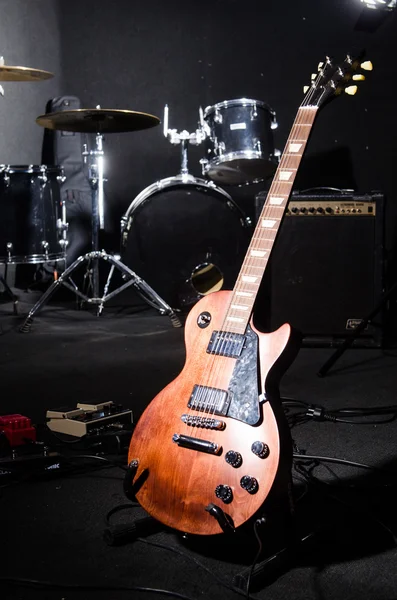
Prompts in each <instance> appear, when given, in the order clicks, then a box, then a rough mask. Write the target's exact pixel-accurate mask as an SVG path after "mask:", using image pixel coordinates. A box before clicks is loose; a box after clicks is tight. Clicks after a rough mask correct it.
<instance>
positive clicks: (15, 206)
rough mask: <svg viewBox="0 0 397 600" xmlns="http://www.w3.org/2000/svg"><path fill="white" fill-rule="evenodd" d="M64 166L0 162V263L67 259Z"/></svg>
mask: <svg viewBox="0 0 397 600" xmlns="http://www.w3.org/2000/svg"><path fill="white" fill-rule="evenodd" d="M61 180H62V169H61V167H57V166H54V167H48V166H45V165H25V166H12V165H0V263H33V264H34V263H43V262H48V261H55V260H60V259H64V258H65V249H66V239H65V237H66V223H65V207H64V203H63V201H62V200H61V193H60V182H61Z"/></svg>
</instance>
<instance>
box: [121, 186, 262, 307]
mask: <svg viewBox="0 0 397 600" xmlns="http://www.w3.org/2000/svg"><path fill="white" fill-rule="evenodd" d="M250 237H251V220H250V219H249V217H246V216H245V214H244V213H243V212H242V210H241V209H240V208H239V207H238V205H237V204H236V203H235V202H234V200H233V199H232V198H231V196H230V195H229V194H228V193H227V192H225V191H224V190H222V189H221V188H219V187H217V186H216V185H215V184H214V183H213V182H208V181H205V180H204V179H198V178H196V177H193V176H192V175H179V176H176V177H169V178H167V179H162V180H161V181H157V182H156V183H154V184H152V185H150V186H149V187H147V188H146V189H144V190H143V191H142V192H141V193H140V194H139V195H138V196H137V197H136V198H135V199H134V200H133V201H132V203H131V204H130V206H129V208H128V210H127V212H126V213H125V215H124V216H123V217H122V219H121V238H122V249H121V255H122V260H123V262H124V263H125V264H126V265H127V266H129V267H130V268H131V269H132V270H133V271H136V273H137V275H139V276H141V277H142V278H143V279H144V280H145V281H146V282H147V283H148V284H149V285H150V286H151V287H153V289H154V290H155V291H156V292H157V293H158V294H159V295H160V296H161V297H162V298H163V299H164V300H165V301H166V302H168V303H169V304H170V306H172V307H173V308H180V309H184V308H189V307H190V306H192V305H193V304H194V303H195V302H197V300H199V299H200V298H201V297H202V296H204V295H206V294H208V293H210V292H213V291H217V290H219V289H221V288H225V289H232V288H233V286H234V284H235V281H236V278H237V275H238V271H239V268H240V266H241V263H242V261H243V258H244V255H245V252H246V249H247V247H248V244H249V240H250Z"/></svg>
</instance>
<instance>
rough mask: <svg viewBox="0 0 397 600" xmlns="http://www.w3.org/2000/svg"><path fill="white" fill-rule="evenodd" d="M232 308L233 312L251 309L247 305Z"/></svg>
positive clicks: (234, 305)
mask: <svg viewBox="0 0 397 600" xmlns="http://www.w3.org/2000/svg"><path fill="white" fill-rule="evenodd" d="M231 308H232V309H233V310H248V308H249V307H248V306H245V305H243V304H232V305H231Z"/></svg>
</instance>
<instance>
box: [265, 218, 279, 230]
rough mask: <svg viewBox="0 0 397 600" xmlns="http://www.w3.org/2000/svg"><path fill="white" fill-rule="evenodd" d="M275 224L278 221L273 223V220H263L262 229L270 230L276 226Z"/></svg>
mask: <svg viewBox="0 0 397 600" xmlns="http://www.w3.org/2000/svg"><path fill="white" fill-rule="evenodd" d="M275 224H276V221H273V220H272V219H262V227H267V228H268V229H271V228H272V227H274V226H275Z"/></svg>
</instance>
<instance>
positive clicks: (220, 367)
mask: <svg viewBox="0 0 397 600" xmlns="http://www.w3.org/2000/svg"><path fill="white" fill-rule="evenodd" d="M303 107H304V104H303V103H302V105H301V106H300V107H299V109H298V114H297V116H296V118H295V121H294V124H293V126H292V128H291V132H290V135H289V137H288V140H287V143H286V149H285V151H284V153H283V155H282V160H281V161H280V164H279V166H278V168H277V171H276V174H275V178H274V182H273V184H272V186H271V188H270V190H269V193H268V198H269V197H270V196H271V195H273V194H277V191H278V188H279V182H278V181H277V180H276V177H277V174H278V173H279V172H280V171H281V170H282V169H285V168H288V164H286V163H287V161H288V157H286V158H285V160H284V157H285V156H286V154H289V153H287V149H288V147H289V144H290V143H291V140H292V139H294V138H296V133H295V131H294V130H295V129H296V127H299V125H301V124H307V123H305V121H306V118H305V117H306V115H307V112H306V111H304V112H303V111H301V110H300V109H301V108H303ZM314 117H315V113H314V114H313V119H311V121H312V122H311V123H309V124H310V125H312V124H313V122H314ZM294 134H295V135H294ZM309 135H310V132H309ZM309 135H308V136H307V139H306V141H305V145H306V143H307V140H308V137H309ZM305 145H304V149H305ZM304 149H303V152H302V156H303V153H304ZM300 160H301V159H300ZM300 160H299V163H298V167H299V164H300ZM294 178H295V177H294ZM292 184H293V182H292ZM291 189H292V186H291ZM270 191H272V194H270ZM284 210H285V208H284ZM275 213H276V211H275V210H274V209H272V206H271V205H270V204H269V203H268V200H267V201H266V203H265V207H264V209H263V210H262V213H261V215H260V220H262V219H264V218H265V217H268V218H270V217H272V218H273V219H276V222H277V221H281V218H280V216H279V215H277V214H275ZM273 219H272V220H273ZM254 233H256V230H255V232H254ZM258 233H259V236H258V237H259V239H260V240H261V237H263V234H264V232H262V231H261V230H260V229H259V230H258ZM261 234H262V235H261ZM276 234H277V231H276V232H275V233H274V234H273V235H274V239H275V237H276ZM261 241H262V240H261ZM253 242H254V240H253V239H252V240H251V243H250V246H249V248H251V246H252V243H253ZM273 242H274V240H273ZM259 246H261V244H259ZM267 262H268V257H267V260H266V263H265V267H264V269H263V273H264V270H265V268H266V266H267ZM253 266H254V265H253V260H252V257H251V256H250V252H249V249H248V252H247V255H246V257H245V259H244V261H243V265H242V267H241V270H240V274H239V278H238V280H239V279H240V276H241V273H242V272H243V271H244V272H249V270H250V269H252V267H253ZM251 272H252V271H251ZM238 280H237V282H238ZM237 287H238V288H239V290H241V291H244V287H245V286H244V284H242V285H241V284H240V286H238V285H237V284H236V286H235V288H234V290H233V295H232V298H231V300H230V303H229V307H228V310H227V311H226V315H228V313H229V311H230V307H231V304H232V302H233V299H234V296H235V291H236V288H237ZM245 290H246V288H245ZM251 313H252V310H251V312H250V317H249V319H250V318H251ZM226 315H225V318H224V320H223V324H222V328H221V331H222V332H225V333H233V331H232V328H229V325H228V324H227V323H226V319H227V316H226ZM226 343H227V342H226V341H225V340H222V338H221V336H220V338H219V341H218V342H217V343H216V344H215V347H214V355H212V356H211V355H210V356H209V357H208V360H207V361H206V362H207V370H206V374H207V376H206V380H207V381H206V382H203V383H201V387H200V389H199V393H198V395H197V402H195V404H194V405H195V406H196V407H197V408H198V409H199V410H201V411H203V410H204V412H205V413H206V414H211V415H213V414H214V413H215V411H216V407H217V396H218V394H217V391H216V390H217V389H218V386H217V381H221V375H222V371H223V372H224V370H225V361H223V360H222V358H223V357H220V356H217V353H220V352H221V351H222V347H221V346H222V344H226ZM210 357H211V359H212V360H210ZM214 366H215V369H214ZM210 382H211V385H208V384H209V383H210ZM206 388H207V389H206ZM208 388H214V389H212V390H211V391H209V390H208ZM219 389H222V388H221V387H220V388H219ZM208 400H209V402H208ZM204 430H205V428H204V427H203V428H202V431H200V430H199V432H198V433H200V434H201V435H203V432H204Z"/></svg>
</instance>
